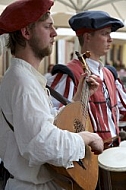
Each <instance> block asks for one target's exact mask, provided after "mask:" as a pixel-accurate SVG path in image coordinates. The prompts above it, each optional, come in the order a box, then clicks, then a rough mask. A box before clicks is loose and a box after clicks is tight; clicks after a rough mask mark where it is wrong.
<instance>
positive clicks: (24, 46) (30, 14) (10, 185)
mask: <svg viewBox="0 0 126 190" xmlns="http://www.w3.org/2000/svg"><path fill="white" fill-rule="evenodd" d="M52 5H53V1H52V0H46V1H45V0H18V1H15V2H14V3H12V4H10V5H9V6H7V8H6V9H5V10H4V11H3V13H2V14H1V16H0V34H4V33H9V39H8V44H7V46H8V48H10V50H11V53H12V55H13V56H12V58H11V63H10V67H9V68H8V70H7V71H6V73H5V76H4V77H3V79H2V83H1V89H0V107H1V114H0V157H1V159H2V161H3V162H4V166H5V168H6V169H7V170H8V171H9V172H10V174H11V175H12V176H13V177H12V178H9V180H8V181H7V184H6V187H5V189H6V190H11V189H13V190H26V189H27V190H60V189H61V187H59V185H58V184H56V183H55V178H58V176H56V174H55V175H53V173H52V172H51V170H49V169H48V167H47V165H46V163H48V164H51V165H55V166H63V167H65V168H70V167H74V163H73V161H79V160H80V159H83V158H84V157H85V145H89V146H91V149H92V151H93V152H94V153H95V154H99V153H101V152H102V150H103V141H102V139H101V138H100V137H99V136H98V135H97V134H94V133H90V132H88V131H83V132H79V133H74V132H69V131H67V130H62V129H60V128H58V127H57V126H55V125H54V118H55V115H56V114H57V111H56V110H55V109H54V108H53V107H52V102H51V97H50V93H49V90H48V89H47V88H46V78H45V77H44V76H42V75H41V74H40V73H39V72H38V71H37V70H38V67H39V65H40V62H41V60H42V59H43V58H44V57H45V56H48V55H50V53H51V52H52V46H53V43H54V38H55V36H56V35H57V34H56V31H55V29H54V27H53V20H52V18H51V16H50V12H49V10H50V8H51V6H52ZM84 77H85V76H84V75H83V76H82V77H81V79H80V85H79V87H78V90H77V93H76V94H75V96H74V98H73V101H76V100H80V94H81V88H82V84H83V79H84ZM95 78H96V77H95V76H94V77H89V78H88V81H89V83H90V93H91V94H92V93H94V91H95V90H96V89H97V87H98V83H97V82H96V81H95ZM64 109H65V108H64ZM64 119H65V118H64Z"/></svg>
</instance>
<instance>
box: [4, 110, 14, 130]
mask: <svg viewBox="0 0 126 190" xmlns="http://www.w3.org/2000/svg"><path fill="white" fill-rule="evenodd" d="M1 112H2V115H3V117H4V119H5V121H6V122H7V124H8V125H9V127H10V128H11V130H12V131H14V127H13V126H12V125H11V124H10V123H9V121H8V120H7V118H6V116H5V114H4V113H3V111H2V110H1Z"/></svg>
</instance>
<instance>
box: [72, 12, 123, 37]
mask: <svg viewBox="0 0 126 190" xmlns="http://www.w3.org/2000/svg"><path fill="white" fill-rule="evenodd" d="M69 25H70V26H71V28H72V29H73V30H74V31H75V32H76V34H77V36H79V35H81V34H83V33H84V32H86V31H87V32H91V31H94V30H98V29H102V28H104V27H107V26H111V31H112V32H114V31H116V30H117V29H119V28H122V27H123V26H124V24H123V23H122V22H121V21H120V20H118V19H115V18H112V17H110V15H109V14H108V13H106V12H104V11H84V12H81V13H78V14H76V15H74V16H72V17H71V18H70V20H69Z"/></svg>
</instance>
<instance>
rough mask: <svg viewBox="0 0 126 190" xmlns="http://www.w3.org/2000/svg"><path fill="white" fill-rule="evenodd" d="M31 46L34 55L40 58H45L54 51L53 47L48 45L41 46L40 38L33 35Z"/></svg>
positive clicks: (30, 41)
mask: <svg viewBox="0 0 126 190" xmlns="http://www.w3.org/2000/svg"><path fill="white" fill-rule="evenodd" d="M28 43H29V46H30V47H31V49H32V51H33V53H34V55H35V57H36V58H38V59H40V60H41V59H43V58H44V57H46V56H49V55H50V54H51V53H52V47H50V46H47V47H45V48H41V44H40V40H39V38H37V37H35V36H33V37H32V38H31V39H30V40H29V41H28Z"/></svg>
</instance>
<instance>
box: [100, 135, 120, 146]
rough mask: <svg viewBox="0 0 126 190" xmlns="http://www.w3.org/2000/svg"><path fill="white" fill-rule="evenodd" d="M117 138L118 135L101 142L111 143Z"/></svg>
mask: <svg viewBox="0 0 126 190" xmlns="http://www.w3.org/2000/svg"><path fill="white" fill-rule="evenodd" d="M118 137H119V135H117V136H115V137H112V138H109V139H106V140H103V142H104V144H105V143H107V142H111V141H112V140H115V139H117V138H118Z"/></svg>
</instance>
